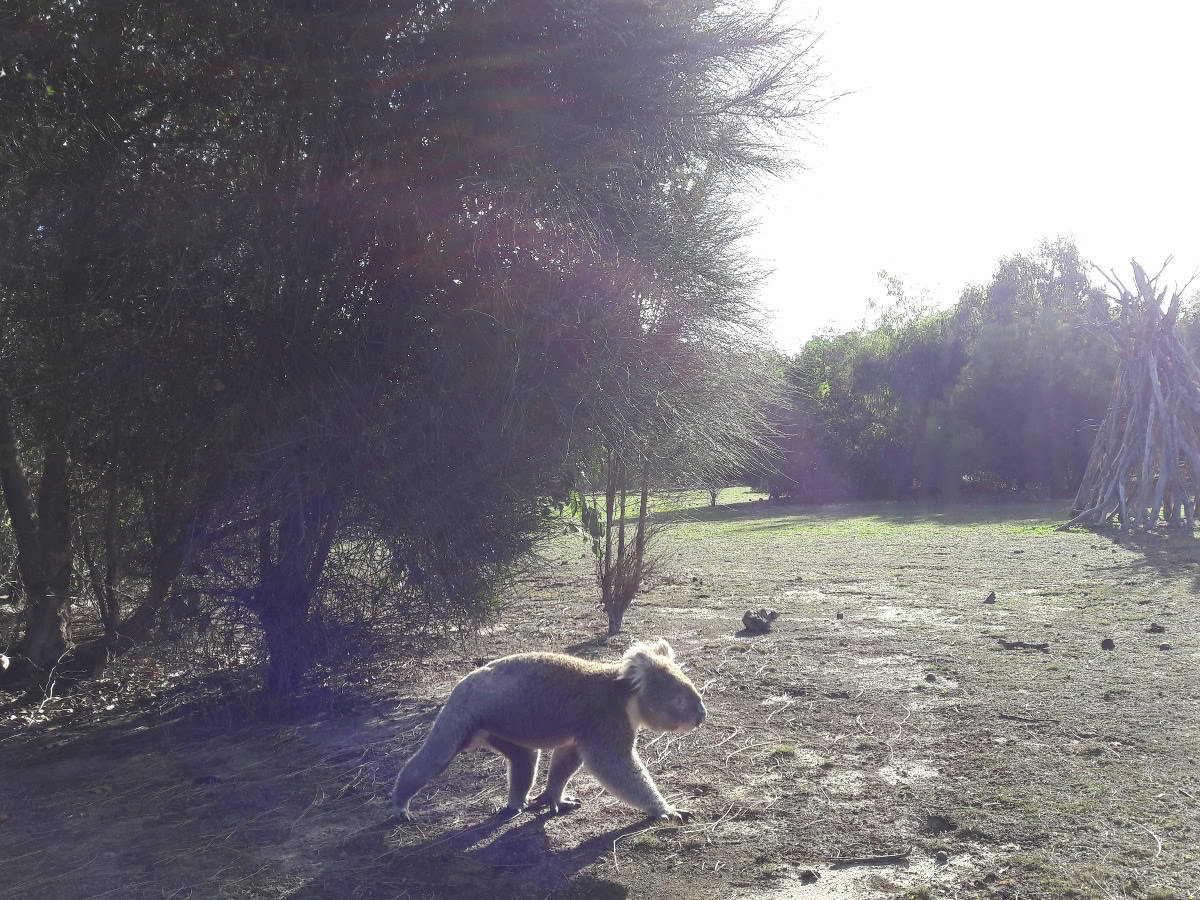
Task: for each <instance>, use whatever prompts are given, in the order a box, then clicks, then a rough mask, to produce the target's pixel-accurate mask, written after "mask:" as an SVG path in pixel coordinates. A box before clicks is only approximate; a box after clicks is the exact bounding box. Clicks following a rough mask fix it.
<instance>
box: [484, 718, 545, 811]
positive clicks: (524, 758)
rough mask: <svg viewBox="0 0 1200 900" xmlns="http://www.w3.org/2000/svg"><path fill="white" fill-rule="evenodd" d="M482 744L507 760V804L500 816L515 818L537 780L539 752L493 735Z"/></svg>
mask: <svg viewBox="0 0 1200 900" xmlns="http://www.w3.org/2000/svg"><path fill="white" fill-rule="evenodd" d="M484 743H485V744H487V746H488V747H490V748H491V749H492V750H495V751H496V752H497V753H499V754H500V755H502V756H504V757H505V758H506V759H507V760H508V803H507V804H506V805H505V807H504V808H503V809H502V810H500V814H501V815H502V816H510V817H511V816H515V815H516V814H517V813H519V812H520V811H521V810H522V809H524V808H525V799H526V798H527V797H528V796H529V789H530V788H531V787H533V781H534V779H535V778H537V770H538V759H539V757H540V755H541V751H538V750H532V749H530V748H529V747H522V746H521V745H520V744H514V743H513V742H512V741H506V740H504V738H500V737H496V736H495V735H494V734H489V735H488V736H487V738H486V740H485V741H484Z"/></svg>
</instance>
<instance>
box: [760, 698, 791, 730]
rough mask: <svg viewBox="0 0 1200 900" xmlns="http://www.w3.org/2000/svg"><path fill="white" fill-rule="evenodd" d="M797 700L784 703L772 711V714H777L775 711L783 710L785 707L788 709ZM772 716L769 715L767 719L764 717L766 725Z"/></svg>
mask: <svg viewBox="0 0 1200 900" xmlns="http://www.w3.org/2000/svg"><path fill="white" fill-rule="evenodd" d="M795 702H796V701H795V700H789V701H788V702H787V703H785V704H783V706H781V707H779V709H777V710H775V712H773V713H771V716H773V715H775V713H780V712H783V711H784V710H785V709H787V708H788V707H789V706H791V705H792V704H793V703H795ZM771 716H767V717H766V718H765V719H763V724H764V725H766V724H767V723H768V722H770V721H771Z"/></svg>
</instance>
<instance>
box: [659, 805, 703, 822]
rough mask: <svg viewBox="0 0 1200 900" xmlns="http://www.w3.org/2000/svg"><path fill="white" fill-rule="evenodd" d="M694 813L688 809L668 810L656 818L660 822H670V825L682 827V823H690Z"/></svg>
mask: <svg viewBox="0 0 1200 900" xmlns="http://www.w3.org/2000/svg"><path fill="white" fill-rule="evenodd" d="M694 815H695V814H694V813H693V812H692V811H691V810H690V809H674V808H672V809H669V810H667V811H666V812H665V813H663V814H662V815H661V816H659V817H658V819H659V821H660V822H670V823H671V824H672V825H682V824H683V823H684V822H690V821H692V819H693V818H694Z"/></svg>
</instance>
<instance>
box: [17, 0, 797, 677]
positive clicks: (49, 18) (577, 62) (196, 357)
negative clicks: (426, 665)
mask: <svg viewBox="0 0 1200 900" xmlns="http://www.w3.org/2000/svg"><path fill="white" fill-rule="evenodd" d="M2 15H3V18H2V20H0V42H2V43H0V59H2V60H3V63H2V64H0V65H2V66H3V69H2V70H0V203H2V204H3V205H4V208H5V210H6V216H5V219H4V222H3V224H0V229H2V230H0V323H2V324H3V338H2V341H3V343H2V344H0V476H2V481H0V484H2V487H3V493H4V498H5V502H6V504H7V508H8V510H9V512H10V515H11V522H12V528H13V533H14V535H15V538H16V541H15V546H16V550H17V556H18V566H17V568H18V570H19V573H20V581H21V584H22V587H23V591H24V605H25V613H26V614H25V626H24V631H23V637H22V640H21V642H20V644H19V646H18V652H19V655H20V657H21V658H22V659H23V660H24V661H25V663H26V664H27V665H26V666H25V668H26V669H27V670H33V671H41V672H45V671H48V670H50V669H51V668H53V667H56V666H58V667H62V666H67V665H74V666H75V668H76V669H81V670H86V669H91V668H93V667H94V666H96V665H97V664H102V662H103V659H104V658H105V656H106V655H108V654H111V653H114V652H121V650H123V649H124V648H125V647H127V646H128V645H129V644H130V643H131V642H134V641H136V640H139V639H141V638H142V637H143V636H144V635H145V634H146V631H147V629H148V627H149V625H150V624H151V622H152V621H153V620H154V618H155V617H156V616H157V615H158V614H159V612H160V611H161V609H162V608H163V605H164V603H165V602H166V599H167V596H168V594H169V593H170V591H171V590H172V587H173V586H174V588H175V589H176V590H178V589H179V588H180V586H181V585H183V586H186V587H187V589H188V590H189V591H194V592H198V593H200V594H201V595H203V596H204V597H207V598H208V599H209V601H210V602H211V603H214V604H217V605H218V607H220V608H226V609H234V608H238V609H245V610H249V611H251V612H252V613H253V614H254V618H255V621H256V622H257V623H258V626H259V627H261V628H262V630H263V634H264V636H265V641H266V646H267V650H268V655H269V659H270V668H269V670H268V677H267V686H268V687H269V688H271V689H272V690H274V691H276V692H279V693H285V692H288V691H291V690H294V689H295V688H296V687H297V686H298V684H299V680H300V678H301V677H302V675H303V673H304V671H305V670H306V669H307V668H308V667H309V666H310V665H311V663H312V659H313V656H314V653H315V648H317V647H318V646H319V644H320V641H319V640H318V639H317V633H318V632H319V631H320V630H321V624H322V623H324V622H327V621H329V620H330V619H340V620H343V621H358V620H359V619H361V618H362V617H364V616H366V615H368V612H369V611H372V610H374V611H378V610H379V609H380V607H381V605H382V607H384V608H386V609H387V610H388V613H387V615H388V617H389V618H390V620H391V621H392V622H393V624H397V623H398V625H399V626H400V627H403V628H404V629H407V630H408V631H409V632H413V631H420V630H421V629H427V628H430V627H435V626H436V623H439V622H443V621H446V620H447V619H453V618H457V619H465V620H468V621H479V620H481V618H482V617H483V616H485V615H487V614H488V613H489V611H490V610H491V609H492V600H493V597H494V593H495V588H496V585H497V584H498V581H499V579H501V578H502V577H503V575H504V574H505V573H506V572H507V571H509V570H510V568H511V566H512V565H513V564H514V562H515V561H516V560H517V559H518V558H519V557H520V555H521V553H522V552H523V551H524V550H525V549H526V548H527V547H528V546H529V544H530V541H531V540H532V539H533V538H534V537H535V536H536V535H537V534H538V533H539V531H540V530H541V528H542V527H543V523H544V517H543V512H544V503H545V501H546V499H547V498H553V497H556V496H562V495H563V492H564V490H565V484H566V483H567V481H568V480H569V478H570V475H569V473H570V472H572V471H577V470H578V469H579V468H580V467H582V466H586V465H589V464H590V463H591V462H594V461H595V460H596V459H598V458H600V454H601V452H602V448H604V447H611V446H613V445H614V443H615V440H616V436H617V435H620V436H621V441H622V442H624V443H628V444H630V445H634V444H640V445H641V446H647V445H649V444H650V443H652V442H653V438H654V435H655V434H661V433H663V431H664V430H665V429H669V428H672V427H675V426H676V425H677V423H678V422H679V421H681V420H687V415H686V411H687V410H688V409H693V410H695V409H698V408H700V406H699V404H704V405H706V406H709V407H711V405H712V401H713V390H714V386H715V390H716V392H717V394H720V391H721V390H722V387H721V385H722V384H723V382H721V381H720V380H719V379H714V378H712V377H709V376H708V375H707V374H706V373H708V372H710V371H711V370H712V366H713V365H716V364H718V363H719V362H720V361H721V360H722V359H725V358H728V355H729V354H736V353H741V352H747V351H748V348H750V347H751V346H752V345H753V343H754V340H755V338H754V331H753V321H752V318H753V317H752V316H751V314H750V302H749V301H750V288H751V285H752V282H753V277H754V276H753V272H752V271H750V270H749V269H748V268H747V266H746V265H745V263H744V262H743V260H742V258H741V256H740V255H739V254H738V252H737V251H736V249H735V247H734V242H733V241H732V240H731V237H732V236H733V235H735V234H737V233H739V232H740V230H741V229H742V228H743V227H744V224H743V223H742V221H741V219H740V215H739V212H738V207H737V205H736V204H735V203H734V201H733V199H732V198H733V191H734V190H735V188H738V187H739V186H741V185H743V184H744V183H745V181H746V179H747V178H749V177H752V176H754V175H756V174H760V173H764V172H772V171H775V170H777V169H779V168H780V167H781V166H782V165H784V164H785V159H784V157H783V155H782V154H781V153H780V150H779V147H780V142H779V140H778V138H779V136H780V134H781V133H782V132H784V131H786V130H787V128H788V127H789V125H791V124H793V123H796V122H799V121H803V120H804V119H806V118H808V117H810V116H811V115H812V113H813V112H814V111H815V110H816V108H817V106H818V105H819V102H820V98H819V97H818V96H817V93H816V91H815V86H816V80H815V78H816V76H815V70H814V69H813V67H812V65H811V63H810V60H809V53H810V48H809V44H808V43H807V42H806V38H805V35H803V34H801V33H799V32H795V31H793V30H792V29H789V28H788V27H785V26H783V25H781V24H780V23H779V21H778V19H777V18H776V16H774V15H771V14H767V15H758V14H755V13H753V12H750V11H748V10H746V9H741V8H739V7H737V6H736V5H730V4H725V3H716V2H706V0H698V2H684V3H676V4H647V3H643V2H639V0H615V2H611V3H605V4H601V5H597V4H594V3H585V2H574V0H505V2H503V3H477V2H465V0H464V2H440V3H428V2H424V0H410V2H398V3H389V2H377V0H324V2H321V0H309V2H290V3H285V4H279V3H267V2H249V3H247V2H242V0H238V2H230V0H218V2H215V3H209V2H204V3H200V2H196V0H176V2H166V3H159V2H154V3H149V2H144V0H118V2H89V0H83V2H70V3H68V2H63V0H18V2H15V3H12V4H9V5H8V6H7V7H6V8H5V11H4V13H3V14H2ZM689 398H690V399H689ZM744 399H745V395H744V394H742V395H739V397H738V398H737V401H736V402H732V401H730V402H725V401H722V402H723V403H724V406H723V407H721V408H724V409H726V410H741V411H742V414H744V415H747V416H753V415H755V414H756V410H757V408H758V407H757V406H756V404H755V402H754V401H753V400H752V399H751V400H750V402H748V403H747V402H744ZM713 408H716V407H713ZM666 411H671V412H666ZM690 446H692V447H693V448H695V447H703V446H705V445H704V442H698V441H694V442H692V443H691V444H690ZM723 446H724V445H723V443H722V441H721V439H720V438H719V437H716V438H710V439H709V441H708V443H707V449H708V451H709V452H710V453H711V454H713V455H714V456H715V457H721V456H722V455H723V454H724V453H725V451H724V449H723ZM693 468H704V466H703V465H701V464H699V463H698V464H697V465H696V466H694V467H693ZM84 553H85V554H86V557H87V565H86V566H84V567H83V570H84V571H85V572H86V576H85V579H86V580H87V581H88V582H89V584H90V586H91V587H92V589H93V590H92V592H91V593H92V594H94V596H95V597H96V598H97V601H98V602H99V603H100V607H101V609H100V612H101V618H102V619H103V620H104V622H105V626H106V634H105V637H104V638H103V639H102V640H97V641H93V642H92V643H91V644H87V645H83V646H79V647H75V648H74V649H72V647H73V641H72V634H71V619H72V617H71V609H72V605H73V603H74V599H75V598H78V597H79V596H87V595H88V592H84V591H82V581H81V576H80V574H79V570H78V569H77V568H76V567H75V566H74V565H73V561H74V558H75V557H76V555H77V554H84ZM133 585H138V586H140V587H139V589H138V590H132V591H131V590H130V588H131V586H133ZM130 596H136V597H137V598H138V602H137V604H136V607H135V608H134V609H132V610H130V609H129V608H128V605H129V604H128V602H127V601H126V600H123V598H128V597H130ZM123 604H124V605H123ZM17 668H20V667H17ZM14 671H15V670H14ZM11 674H12V672H11V671H10V675H11ZM26 674H27V673H26Z"/></svg>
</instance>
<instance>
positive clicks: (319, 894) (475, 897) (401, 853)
mask: <svg viewBox="0 0 1200 900" xmlns="http://www.w3.org/2000/svg"><path fill="white" fill-rule="evenodd" d="M551 818H552V817H551V816H550V815H549V814H540V815H533V816H529V818H528V819H526V820H525V821H523V822H519V823H518V824H516V825H513V824H512V822H513V820H511V819H503V818H501V817H500V816H492V817H490V818H488V819H486V820H485V821H483V822H480V823H478V824H475V825H470V826H468V827H466V828H463V829H461V830H459V831H454V832H450V833H443V834H440V835H435V836H431V837H429V838H428V839H426V840H422V841H420V842H418V843H412V844H404V845H401V846H397V845H396V844H395V843H394V842H393V840H390V839H389V838H390V837H391V836H394V835H396V833H397V827H398V826H397V824H396V822H395V821H394V820H390V819H389V820H385V821H383V822H380V823H377V824H373V825H368V826H366V827H364V828H362V829H360V830H358V831H356V832H354V833H353V834H351V835H348V836H346V838H345V839H344V840H343V841H342V842H341V843H340V844H336V845H334V846H328V847H325V848H323V849H322V853H321V856H322V857H323V858H325V859H326V860H328V862H327V863H326V864H325V866H324V868H323V869H322V871H321V872H320V873H319V874H317V875H316V876H314V877H313V878H311V879H310V880H309V881H308V882H307V883H306V884H304V885H303V886H302V887H300V888H299V889H298V890H296V891H295V892H293V893H291V894H289V896H290V897H293V898H300V900H317V898H334V897H347V896H354V897H359V898H373V897H380V898H382V897H395V896H397V895H398V894H400V895H403V896H414V897H455V898H463V900H484V898H498V900H518V898H521V900H523V898H527V897H530V896H539V897H559V898H563V900H567V898H582V897H594V898H603V900H622V898H625V897H627V896H628V888H626V887H625V886H624V885H621V884H620V883H618V882H615V881H609V880H606V879H603V878H598V877H595V876H590V875H589V876H581V877H579V878H576V877H575V876H576V875H577V874H578V873H579V872H580V871H581V870H582V869H584V868H586V867H587V866H589V865H591V864H592V863H594V862H595V861H596V860H597V859H599V858H601V857H603V856H605V855H608V854H610V853H612V848H613V841H616V840H618V839H620V838H621V837H622V836H624V835H627V834H633V833H635V832H638V831H641V830H643V829H645V828H646V827H647V825H649V824H650V823H651V822H652V820H651V819H643V820H641V821H638V822H634V823H632V824H630V825H627V826H624V827H621V828H614V829H611V830H609V831H606V832H603V833H601V834H597V835H595V836H593V837H591V838H588V839H587V840H585V841H584V842H583V843H581V844H579V845H577V846H574V847H570V848H564V849H560V850H555V849H553V847H552V842H551V837H550V835H549V834H547V832H546V823H547V821H549V820H550V819H551ZM399 827H400V828H422V827H423V826H421V825H420V824H417V825H402V826H399ZM497 835H498V836H497ZM493 838H494V839H493Z"/></svg>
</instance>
